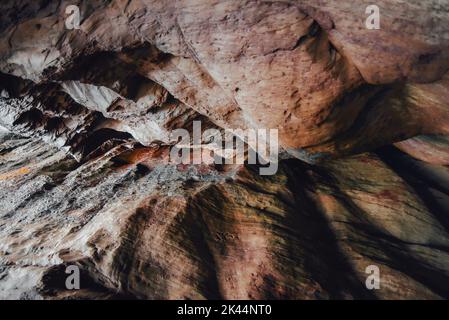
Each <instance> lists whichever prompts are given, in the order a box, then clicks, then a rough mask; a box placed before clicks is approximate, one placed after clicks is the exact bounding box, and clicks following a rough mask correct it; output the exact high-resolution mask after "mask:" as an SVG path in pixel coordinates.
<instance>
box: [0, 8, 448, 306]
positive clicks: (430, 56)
mask: <svg viewBox="0 0 449 320" xmlns="http://www.w3.org/2000/svg"><path fill="white" fill-rule="evenodd" d="M369 4H371V3H370V1H365V0H363V1H357V2H356V3H354V1H349V0H338V1H334V0H320V1H318V0H312V1H303V0H296V1H294V0H288V1H256V0H252V1H237V0H235V1H234V0H230V1H221V0H220V1H218V0H217V1H216V0H199V1H187V0H185V1H184V0H179V1H169V2H168V1H161V0H153V1H150V0H148V1H147V0H129V1H125V0H123V1H122V0H112V1H102V0H94V1H65V0H62V1H47V0H39V1H30V0H20V1H10V0H7V1H3V2H2V3H1V4H0V9H1V12H2V17H1V19H0V129H1V128H3V129H5V130H3V129H1V131H0V185H1V186H0V297H3V298H24V299H27V298H32V299H38V298H45V299H58V298H97V299H107V298H150V299H175V298H181V299H184V298H189V299H192V298H193V299H194V298H225V299H245V298H250V299H267V298H275V299H280V298H287V299H329V298H331V299H332V298H381V299H389V298H448V297H449V290H448V289H447V288H449V286H448V284H449V278H448V277H449V260H448V259H449V258H448V252H449V235H448V231H449V212H448V211H449V209H448V208H449V198H448V197H449V189H448V185H449V183H448V182H449V180H448V179H449V172H448V170H449V169H448V167H447V166H448V164H449V156H448V155H449V149H448V138H447V136H448V134H449V126H448V124H449V106H448V99H449V93H448V92H449V74H448V69H449V50H448V49H449V48H448V47H449V1H446V0H443V1H437V0H429V1H419V0H409V1H407V2H405V1H404V2H402V1H387V0H379V1H376V4H377V5H378V6H379V7H380V10H381V11H380V12H381V29H380V30H368V29H367V28H366V26H365V19H366V18H367V15H366V13H365V9H366V7H367V6H368V5H369ZM68 5H77V6H78V7H79V9H80V13H81V23H80V28H79V29H71V30H70V29H68V28H66V26H65V22H66V19H67V14H66V11H65V10H66V8H67V6H68ZM194 121H201V122H202V127H203V130H206V129H208V128H215V129H218V130H221V131H223V130H225V129H259V128H263V129H278V130H279V144H280V148H281V150H280V152H281V158H282V160H280V163H279V170H278V172H277V174H276V175H273V176H260V175H259V174H258V165H248V164H245V165H213V164H201V165H175V164H173V163H171V162H170V161H169V151H170V147H171V146H172V145H173V144H174V142H175V141H173V140H172V139H171V137H170V132H172V131H173V130H175V129H180V128H185V129H187V130H191V128H192V123H193V122H194ZM240 138H244V137H240ZM246 142H248V143H250V144H251V142H250V141H246ZM249 147H251V145H250V146H249ZM72 264H75V265H78V266H79V267H80V268H81V270H82V283H83V284H84V286H82V289H81V290H79V291H70V290H66V288H65V286H64V279H65V277H66V274H65V273H64V270H65V267H66V266H68V265H72ZM369 265H377V266H379V268H380V270H381V275H382V278H381V279H382V280H381V289H380V290H374V291H370V290H367V288H366V287H365V279H366V276H367V274H366V273H365V269H366V267H367V266H369Z"/></svg>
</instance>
